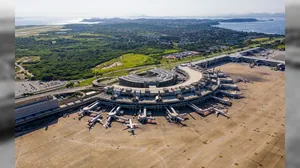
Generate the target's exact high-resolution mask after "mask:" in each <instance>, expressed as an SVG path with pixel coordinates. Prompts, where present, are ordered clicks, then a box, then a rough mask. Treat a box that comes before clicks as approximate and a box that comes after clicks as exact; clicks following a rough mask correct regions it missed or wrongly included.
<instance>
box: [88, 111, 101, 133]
mask: <svg viewBox="0 0 300 168" xmlns="http://www.w3.org/2000/svg"><path fill="white" fill-rule="evenodd" d="M101 118H102V116H101V114H98V115H97V116H96V117H91V118H90V119H89V120H88V127H89V129H91V128H92V127H93V126H94V125H95V124H96V122H99V123H100V124H102V120H101Z"/></svg>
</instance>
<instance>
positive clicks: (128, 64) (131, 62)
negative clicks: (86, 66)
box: [94, 53, 155, 74]
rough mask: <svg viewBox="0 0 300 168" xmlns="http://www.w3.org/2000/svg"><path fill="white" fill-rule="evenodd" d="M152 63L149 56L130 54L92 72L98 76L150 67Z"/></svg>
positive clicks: (152, 60) (102, 65) (106, 63)
mask: <svg viewBox="0 0 300 168" xmlns="http://www.w3.org/2000/svg"><path fill="white" fill-rule="evenodd" d="M154 63H155V61H154V59H153V58H152V57H151V56H146V55H143V54H132V53H130V54H124V55H122V56H120V57H119V58H115V59H112V60H110V61H108V62H105V63H103V64H100V65H99V66H97V67H96V68H95V69H94V71H95V72H96V73H99V74H104V73H107V72H112V71H116V70H121V69H128V68H134V67H138V66H143V65H151V64H154Z"/></svg>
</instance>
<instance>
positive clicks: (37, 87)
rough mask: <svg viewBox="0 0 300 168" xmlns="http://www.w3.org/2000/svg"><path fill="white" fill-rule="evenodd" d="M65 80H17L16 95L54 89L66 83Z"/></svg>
mask: <svg viewBox="0 0 300 168" xmlns="http://www.w3.org/2000/svg"><path fill="white" fill-rule="evenodd" d="M65 83H66V82H64V81H50V82H40V81H16V82H15V96H16V97H17V96H21V95H22V94H24V93H34V92H38V91H43V90H47V89H53V88H55V87H60V86H63V85H65Z"/></svg>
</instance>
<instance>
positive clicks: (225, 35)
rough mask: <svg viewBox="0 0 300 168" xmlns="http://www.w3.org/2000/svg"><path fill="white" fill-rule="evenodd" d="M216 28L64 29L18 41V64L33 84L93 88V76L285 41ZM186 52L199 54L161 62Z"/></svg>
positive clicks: (190, 24) (175, 24)
mask: <svg viewBox="0 0 300 168" xmlns="http://www.w3.org/2000/svg"><path fill="white" fill-rule="evenodd" d="M107 21H108V22H109V19H108V20H107ZM214 24H216V21H213V20H195V19H186V20H173V19H171V20H164V21H163V22H162V21H161V20H159V19H151V20H147V19H139V20H131V21H130V20H128V21H126V22H113V21H112V22H110V24H74V25H65V26H64V27H63V29H68V31H64V32H63V33H62V32H59V33H58V32H56V31H57V30H53V29H51V31H49V32H44V33H41V34H39V35H36V36H27V37H17V38H16V59H17V60H23V59H25V58H26V57H27V58H28V57H29V58H30V57H32V58H34V59H32V60H34V61H32V62H27V63H26V64H25V63H23V65H22V66H23V67H26V68H27V69H28V70H29V71H30V72H31V73H33V74H34V76H35V78H36V79H41V80H53V79H60V80H75V79H85V80H84V81H83V82H81V83H80V84H79V85H81V86H83V85H88V84H91V81H92V79H94V78H95V76H96V75H100V76H119V75H124V74H128V73H129V72H130V71H132V68H138V67H141V66H154V65H157V66H170V65H171V64H172V65H173V64H179V63H181V62H188V61H195V60H200V59H204V58H205V56H214V55H218V54H221V53H228V52H233V51H235V50H237V49H238V48H244V47H249V46H251V47H252V46H259V45H261V43H266V42H268V41H274V40H276V38H278V37H283V36H280V35H268V34H263V33H247V32H237V31H233V30H229V29H223V28H218V27H212V26H211V25H214ZM31 29H33V28H31ZM253 37H257V38H256V39H253ZM269 38H270V40H266V41H265V39H269ZM278 45H281V43H278V44H277V45H276V46H278ZM281 47H282V46H281ZM185 50H193V51H198V52H200V53H201V54H200V55H199V56H193V57H189V58H183V59H182V60H164V59H163V58H162V56H163V55H166V54H170V53H177V52H182V51H185ZM33 56H34V57H33Z"/></svg>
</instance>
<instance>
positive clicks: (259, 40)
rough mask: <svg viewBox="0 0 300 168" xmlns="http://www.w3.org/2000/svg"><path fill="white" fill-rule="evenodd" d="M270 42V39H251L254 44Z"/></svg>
mask: <svg viewBox="0 0 300 168" xmlns="http://www.w3.org/2000/svg"><path fill="white" fill-rule="evenodd" d="M267 40H269V38H256V39H251V41H253V42H263V41H267Z"/></svg>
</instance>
